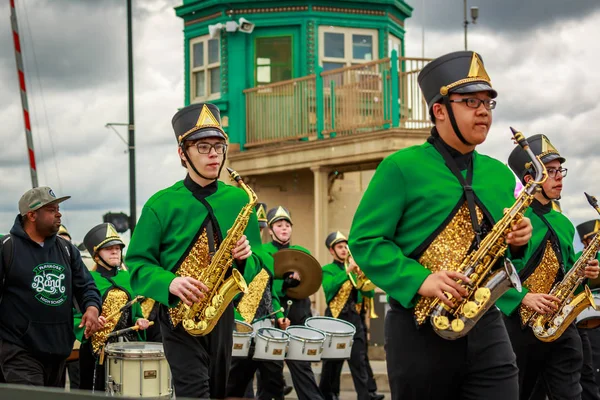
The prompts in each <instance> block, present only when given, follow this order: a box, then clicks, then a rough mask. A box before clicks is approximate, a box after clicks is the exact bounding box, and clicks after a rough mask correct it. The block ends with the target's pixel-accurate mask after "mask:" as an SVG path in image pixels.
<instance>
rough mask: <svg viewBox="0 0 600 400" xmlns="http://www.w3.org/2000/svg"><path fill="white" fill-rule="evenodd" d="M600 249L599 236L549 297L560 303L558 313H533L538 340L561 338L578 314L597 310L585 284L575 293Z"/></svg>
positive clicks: (592, 200)
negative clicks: (553, 297)
mask: <svg viewBox="0 0 600 400" xmlns="http://www.w3.org/2000/svg"><path fill="white" fill-rule="evenodd" d="M585 196H586V197H587V200H588V202H589V203H590V205H591V206H592V207H594V208H595V209H596V211H598V213H600V208H599V207H598V201H597V200H596V198H595V197H594V196H590V195H589V194H587V193H585ZM599 249H600V235H596V236H595V237H594V239H592V242H591V243H590V245H589V246H588V247H587V248H585V249H584V250H583V253H581V256H580V257H579V259H578V260H577V261H576V262H575V264H574V265H573V268H571V269H570V270H569V272H567V273H566V274H565V277H564V278H563V280H562V281H560V282H558V283H557V284H556V285H554V287H553V288H552V290H551V291H550V294H551V295H552V296H556V297H558V299H559V300H560V303H559V304H557V305H558V310H556V311H551V312H549V313H548V314H538V313H534V314H533V315H532V316H531V319H530V320H529V326H530V327H531V328H532V329H533V334H534V335H535V337H537V338H538V339H539V340H541V341H542V342H553V341H555V340H556V339H558V338H559V337H560V336H561V335H562V334H563V332H564V331H565V330H566V329H567V327H568V326H569V325H571V323H572V322H573V321H574V320H575V318H577V316H578V315H579V313H581V312H582V311H583V310H585V309H586V308H588V307H590V306H591V307H593V308H594V310H595V309H596V302H595V301H594V297H593V296H592V292H591V290H590V288H589V287H588V286H587V285H585V287H584V290H583V292H581V293H579V294H578V295H575V290H576V289H577V288H578V287H579V285H581V283H583V281H584V280H585V276H584V274H583V272H584V270H585V267H586V266H587V264H588V261H589V260H593V259H595V258H596V253H597V252H598V250H599Z"/></svg>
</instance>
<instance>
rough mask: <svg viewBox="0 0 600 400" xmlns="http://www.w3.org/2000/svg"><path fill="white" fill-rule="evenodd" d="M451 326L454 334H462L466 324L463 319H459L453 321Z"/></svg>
mask: <svg viewBox="0 0 600 400" xmlns="http://www.w3.org/2000/svg"><path fill="white" fill-rule="evenodd" d="M451 325H452V330H453V331H454V332H462V330H463V329H465V323H464V322H463V320H462V319H458V318H457V319H455V320H453V321H452V324H451Z"/></svg>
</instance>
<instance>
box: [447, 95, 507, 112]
mask: <svg viewBox="0 0 600 400" xmlns="http://www.w3.org/2000/svg"><path fill="white" fill-rule="evenodd" d="M450 103H465V104H466V105H467V107H469V108H475V109H477V108H479V106H480V105H481V103H483V106H484V107H485V109H486V110H493V109H494V108H496V100H494V99H485V100H481V99H478V98H477V97H465V98H462V99H456V100H450Z"/></svg>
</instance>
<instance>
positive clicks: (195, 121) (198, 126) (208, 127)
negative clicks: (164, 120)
mask: <svg viewBox="0 0 600 400" xmlns="http://www.w3.org/2000/svg"><path fill="white" fill-rule="evenodd" d="M171 124H172V125H173V130H174V131H175V137H176V138H177V144H179V145H181V143H182V142H183V141H184V140H198V139H203V138H208V137H217V138H221V139H224V140H226V141H227V140H228V136H227V134H226V133H225V131H224V130H223V127H222V126H221V112H220V111H219V108H218V107H217V106H215V105H214V104H209V103H197V104H191V105H189V106H187V107H184V108H182V109H181V110H179V111H178V112H177V114H175V115H174V116H173V120H172V121H171Z"/></svg>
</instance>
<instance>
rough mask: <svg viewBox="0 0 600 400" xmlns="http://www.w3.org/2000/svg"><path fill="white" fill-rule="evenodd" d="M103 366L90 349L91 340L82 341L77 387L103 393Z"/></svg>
mask: <svg viewBox="0 0 600 400" xmlns="http://www.w3.org/2000/svg"><path fill="white" fill-rule="evenodd" d="M104 361H105V362H106V361H107V360H106V359H105V360H104ZM104 368H105V366H104V365H99V364H98V358H97V357H96V356H95V355H94V353H93V351H92V343H91V341H87V342H84V343H82V344H81V347H80V348H79V388H80V389H83V390H93V391H94V392H98V393H103V392H104V387H105V383H106V382H105V379H106V377H105V373H104ZM94 374H95V378H94ZM94 379H95V382H94Z"/></svg>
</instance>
